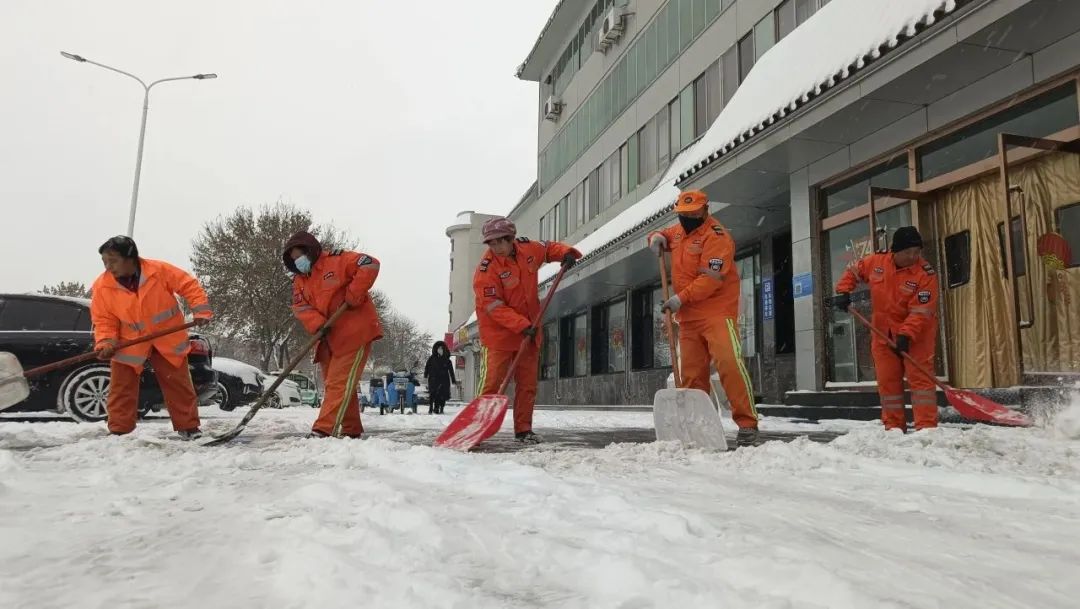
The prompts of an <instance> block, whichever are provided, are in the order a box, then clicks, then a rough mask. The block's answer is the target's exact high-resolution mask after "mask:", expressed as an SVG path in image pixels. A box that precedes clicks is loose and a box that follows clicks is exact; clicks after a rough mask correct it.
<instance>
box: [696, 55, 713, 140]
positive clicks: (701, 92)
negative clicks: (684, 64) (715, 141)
mask: <svg viewBox="0 0 1080 609" xmlns="http://www.w3.org/2000/svg"><path fill="white" fill-rule="evenodd" d="M708 74H709V73H708V72H707V71H706V72H705V73H704V74H702V75H701V76H698V78H697V80H695V81H694V139H697V138H699V137H701V135H702V134H703V133H705V130H706V129H708V128H709V107H708V101H709V92H708V88H707V87H708Z"/></svg>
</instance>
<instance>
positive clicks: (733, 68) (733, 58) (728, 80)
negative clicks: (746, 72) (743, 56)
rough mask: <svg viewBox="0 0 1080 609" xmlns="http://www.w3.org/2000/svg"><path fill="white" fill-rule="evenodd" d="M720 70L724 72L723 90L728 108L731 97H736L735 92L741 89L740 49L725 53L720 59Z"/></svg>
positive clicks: (734, 48)
mask: <svg viewBox="0 0 1080 609" xmlns="http://www.w3.org/2000/svg"><path fill="white" fill-rule="evenodd" d="M720 69H721V71H722V76H721V80H722V81H723V82H722V83H721V88H722V89H723V91H724V103H723V105H724V106H726V105H727V103H728V102H729V101H731V96H732V95H735V90H736V89H738V88H739V47H737V46H732V47H731V48H730V49H728V50H727V52H726V53H724V55H723V57H721V58H720Z"/></svg>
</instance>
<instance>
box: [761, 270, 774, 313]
mask: <svg viewBox="0 0 1080 609" xmlns="http://www.w3.org/2000/svg"><path fill="white" fill-rule="evenodd" d="M773 314H774V311H773V280H772V279H762V280H761V317H762V318H763V319H765V320H766V321H768V320H770V319H772V318H773Z"/></svg>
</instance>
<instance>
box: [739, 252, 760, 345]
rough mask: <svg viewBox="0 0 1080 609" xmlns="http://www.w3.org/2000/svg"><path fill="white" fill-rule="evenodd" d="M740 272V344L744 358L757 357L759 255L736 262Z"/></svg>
mask: <svg viewBox="0 0 1080 609" xmlns="http://www.w3.org/2000/svg"><path fill="white" fill-rule="evenodd" d="M735 267H736V268H737V269H738V271H739V286H740V288H739V342H740V343H742V354H743V357H754V356H756V355H757V291H758V288H759V287H760V284H761V278H760V271H759V268H758V267H759V264H758V255H757V254H753V255H750V256H745V257H743V258H739V259H737V260H735Z"/></svg>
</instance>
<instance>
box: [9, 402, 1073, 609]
mask: <svg viewBox="0 0 1080 609" xmlns="http://www.w3.org/2000/svg"><path fill="white" fill-rule="evenodd" d="M1074 407H1075V408H1080V404H1078V405H1075V406H1074ZM456 410H457V409H456V408H451V409H448V414H447V415H443V416H426V415H388V416H378V415H371V414H365V415H364V422H365V425H366V426H367V429H368V431H369V432H371V437H370V438H369V439H365V440H360V441H353V440H309V439H305V438H304V437H303V434H304V433H306V432H307V430H308V429H309V428H310V425H311V422H312V420H313V418H314V416H315V413H314V412H313V411H312V410H310V409H301V408H294V409H286V410H281V411H262V412H260V413H259V415H258V416H257V417H256V418H255V419H254V420H253V421H252V424H251V426H250V427H249V428H248V430H247V432H246V433H245V435H243V436H241V438H240V440H238V441H237V442H236V443H234V444H231V445H228V446H225V447H218V448H208V447H200V446H197V445H195V444H192V443H183V442H179V441H176V440H172V439H170V438H171V437H172V434H171V430H170V428H169V425H168V422H167V420H165V419H160V418H158V419H152V420H146V421H142V422H141V423H140V426H139V428H138V429H137V430H136V432H135V433H134V434H133V435H131V436H126V437H109V436H106V435H105V430H104V427H103V426H102V425H87V424H82V425H78V424H72V423H61V422H48V423H42V422H33V423H22V422H10V421H2V422H0V513H3V514H4V518H3V519H2V520H0V539H2V540H3V543H0V563H2V564H3V565H4V569H3V570H2V572H0V606H2V607H5V608H11V609H15V608H34V609H54V608H55V609H60V608H64V609H67V608H70V607H102V608H104V607H110V608H123V607H204V608H207V609H211V608H224V607H229V608H233V607H286V608H296V609H299V608H306V607H311V608H318V609H326V608H332V607H355V606H367V607H380V608H391V607H431V608H437V607H455V608H469V609H473V608H483V607H492V608H508V607H567V608H569V607H581V608H597V607H626V608H629V607H635V608H645V607H673V608H674V607H678V608H692V607H728V608H739V607H754V608H758V607H768V608H801V607H807V608H809V607H828V608H830V609H843V608H848V607H850V608H858V609H865V608H868V607H875V608H876V607H894V608H899V607H948V608H949V609H963V608H969V607H970V608H973V609H975V608H977V609H987V608H1004V607H1039V608H1040V609H1052V608H1062V609H1064V608H1072V607H1075V606H1076V599H1077V598H1080V578H1077V577H1076V576H1075V575H1076V565H1077V564H1080V543H1078V541H1080V442H1078V441H1077V440H1075V439H1066V438H1063V437H1061V436H1060V435H1059V434H1058V433H1057V432H1056V431H1055V427H1054V426H1053V425H1048V426H1047V427H1045V428H1035V429H1027V430H1023V429H1009V428H996V427H986V426H983V427H974V428H970V429H959V428H943V429H939V430H935V431H931V432H920V433H915V434H909V435H901V434H894V433H886V432H884V431H882V430H881V429H880V428H879V427H878V425H877V424H876V423H854V422H844V423H842V427H844V428H845V429H847V430H848V433H847V435H845V436H843V437H841V438H839V439H837V440H834V441H833V442H832V443H830V444H819V443H814V442H811V441H809V440H806V439H799V440H795V441H793V442H791V443H784V442H779V441H773V442H769V443H766V444H764V445H762V446H759V447H756V448H744V449H739V450H737V451H734V452H727V453H719V454H718V453H706V452H700V451H687V450H683V449H681V448H680V447H679V446H677V445H676V444H673V443H655V442H653V443H644V444H616V445H610V446H608V447H606V448H602V449H565V448H560V447H558V446H557V445H553V444H548V445H540V446H538V447H535V448H528V449H522V450H520V451H518V452H513V453H508V454H490V453H489V454H478V453H469V454H461V453H457V452H453V451H447V450H437V449H433V448H430V442H431V440H432V439H434V437H435V435H436V434H437V433H438V432H439V431H440V430H441V429H442V428H443V427H444V426H445V425H446V424H447V423H448V422H449V420H450V419H451V417H452V415H453V414H454V413H455V412H456ZM242 414H243V409H240V410H239V411H237V412H234V413H220V412H218V411H216V410H211V409H203V416H204V428H206V429H211V430H223V429H225V428H227V427H229V426H231V425H232V424H233V423H235V422H236V418H237V417H239V416H242ZM510 419H511V417H507V421H506V425H505V426H504V429H503V431H502V432H501V434H502V435H506V434H509V433H510V431H511V430H510V425H511V423H510ZM651 422H652V415H651V413H647V412H646V413H618V412H614V413H613V412H597V413H592V412H589V413H585V412H552V411H537V413H536V421H535V424H536V429H537V431H538V432H539V433H541V434H544V433H545V432H547V433H548V434H549V436H551V435H555V434H557V433H558V432H559V431H560V430H565V431H570V430H579V429H613V428H646V429H647V428H649V427H651ZM838 423H839V422H838ZM729 424H730V423H729ZM762 427H763V429H772V430H777V429H787V430H801V429H807V428H813V427H816V426H813V425H808V424H805V423H804V424H791V423H786V422H784V421H782V420H776V419H766V420H765V421H763V424H762Z"/></svg>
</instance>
